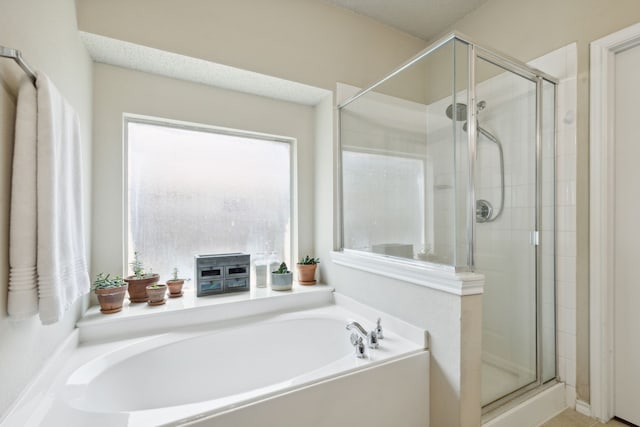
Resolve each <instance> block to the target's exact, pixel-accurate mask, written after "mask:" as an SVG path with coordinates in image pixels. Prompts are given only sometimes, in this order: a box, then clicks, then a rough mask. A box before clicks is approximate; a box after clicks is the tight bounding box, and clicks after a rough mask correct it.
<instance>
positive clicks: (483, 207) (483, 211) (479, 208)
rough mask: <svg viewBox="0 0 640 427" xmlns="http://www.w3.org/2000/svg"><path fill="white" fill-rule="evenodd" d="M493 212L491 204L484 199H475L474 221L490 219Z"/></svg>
mask: <svg viewBox="0 0 640 427" xmlns="http://www.w3.org/2000/svg"><path fill="white" fill-rule="evenodd" d="M491 214H493V206H491V203H489V202H487V201H486V200H482V199H480V200H476V221H478V222H487V221H490V220H491Z"/></svg>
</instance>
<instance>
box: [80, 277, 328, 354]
mask: <svg viewBox="0 0 640 427" xmlns="http://www.w3.org/2000/svg"><path fill="white" fill-rule="evenodd" d="M333 291H334V289H333V288H332V287H330V286H327V285H320V284H318V285H314V286H302V285H298V284H297V283H294V284H293V289H292V290H290V291H272V290H271V289H270V288H268V287H267V288H255V287H253V288H251V290H250V291H249V292H238V293H232V294H226V295H216V296H206V297H196V295H195V290H194V289H193V285H191V286H189V288H188V289H185V290H184V295H183V296H182V297H180V298H167V302H166V304H163V305H160V306H150V305H149V304H146V303H136V304H131V303H130V302H129V300H128V298H127V297H125V301H124V305H123V307H122V311H121V312H119V313H114V314H102V313H100V306H99V305H96V306H92V307H90V308H89V309H88V310H87V312H86V313H85V314H84V316H83V317H82V319H80V320H79V321H78V323H77V327H78V330H79V332H80V341H81V342H86V341H96V340H100V341H103V340H112V339H120V338H131V337H134V336H142V335H148V334H152V333H159V332H164V331H166V330H167V329H168V328H176V327H182V326H189V325H194V324H199V323H208V322H216V321H221V320H233V319H238V318H244V317H248V316H255V315H259V314H265V313H270V312H274V311H281V310H291V309H292V308H296V309H297V308H300V309H305V308H312V307H318V306H322V305H326V304H330V303H331V302H332V299H333V295H332V293H333ZM212 307H213V309H212Z"/></svg>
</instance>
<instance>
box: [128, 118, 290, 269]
mask: <svg viewBox="0 0 640 427" xmlns="http://www.w3.org/2000/svg"><path fill="white" fill-rule="evenodd" d="M130 123H138V124H146V125H153V126H161V127H167V128H173V129H182V130H188V131H196V132H206V133H212V134H217V135H228V136H237V137H242V138H251V139H256V140H262V141H271V142H282V143H286V144H289V194H290V197H289V218H290V219H289V222H290V224H291V225H290V230H291V231H290V233H289V254H283V255H282V258H283V260H284V261H285V262H287V265H289V266H291V265H292V262H293V261H294V260H295V259H296V255H297V253H298V245H297V242H298V218H297V215H296V212H297V210H298V195H297V186H296V181H297V170H298V165H297V162H296V147H297V139H296V138H293V137H288V136H282V135H274V134H268V133H263V132H255V131H249V130H242V129H233V128H227V127H222V126H215V125H209V124H204V123H195V122H187V121H182V120H174V119H167V118H162V117H153V116H145V115H139V114H130V113H125V114H123V119H122V125H123V126H122V153H123V155H122V170H123V172H124V173H123V177H122V225H123V226H122V230H123V239H122V246H123V247H122V265H123V270H122V271H123V272H124V273H123V277H126V276H128V275H129V264H130V261H129V258H130V250H129V232H130V227H129V124H130ZM131 255H132V254H131ZM250 255H255V254H250Z"/></svg>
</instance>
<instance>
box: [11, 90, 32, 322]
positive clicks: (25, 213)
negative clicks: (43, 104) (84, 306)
mask: <svg viewBox="0 0 640 427" xmlns="http://www.w3.org/2000/svg"><path fill="white" fill-rule="evenodd" d="M36 112H37V109H36V89H35V87H34V86H33V83H32V82H31V80H29V79H27V78H25V79H24V80H23V81H22V82H21V85H20V90H19V91H18V102H17V106H16V126H15V143H14V146H13V177H12V180H11V214H10V218H9V223H10V227H9V266H10V268H9V296H8V300H7V312H8V313H9V317H10V318H11V319H13V320H22V319H25V318H27V317H30V316H33V315H34V314H36V313H37V312H38V289H37V276H36V244H37V243H36V227H37V215H36V120H37V117H36Z"/></svg>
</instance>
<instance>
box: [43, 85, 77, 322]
mask: <svg viewBox="0 0 640 427" xmlns="http://www.w3.org/2000/svg"><path fill="white" fill-rule="evenodd" d="M36 84H37V98H38V128H37V132H38V137H37V163H36V168H37V211H38V231H37V233H38V238H37V240H38V244H37V272H38V296H39V301H38V311H39V313H40V320H41V321H42V323H43V324H45V325H46V324H50V323H55V322H57V321H58V320H60V319H61V318H62V316H63V314H64V312H65V311H67V309H69V308H70V307H71V305H72V304H73V303H74V302H75V301H76V300H77V299H78V298H79V297H80V296H82V295H84V294H86V293H88V292H89V275H88V273H87V264H86V260H85V250H84V249H85V248H84V230H83V220H82V182H81V178H82V168H81V166H82V165H81V156H80V152H81V147H80V126H79V122H78V117H77V114H76V112H75V111H74V110H73V108H72V107H71V106H70V105H69V104H68V103H67V102H66V101H65V100H64V98H63V97H62V96H61V95H60V93H59V92H58V90H57V89H56V87H55V86H54V85H53V84H52V83H51V81H50V80H49V79H48V78H47V76H45V75H43V74H41V73H40V74H38V78H37V81H36Z"/></svg>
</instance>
